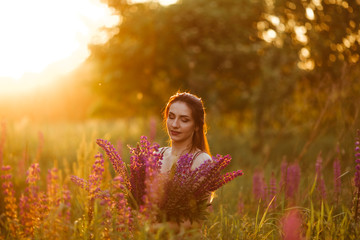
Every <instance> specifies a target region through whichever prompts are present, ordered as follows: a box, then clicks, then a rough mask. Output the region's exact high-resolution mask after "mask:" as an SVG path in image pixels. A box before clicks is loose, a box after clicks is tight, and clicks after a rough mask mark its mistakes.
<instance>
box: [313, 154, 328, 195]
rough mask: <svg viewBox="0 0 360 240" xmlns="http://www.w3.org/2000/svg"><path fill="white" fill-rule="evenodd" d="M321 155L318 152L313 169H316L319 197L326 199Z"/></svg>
mask: <svg viewBox="0 0 360 240" xmlns="http://www.w3.org/2000/svg"><path fill="white" fill-rule="evenodd" d="M322 160H323V159H322V156H321V153H319V155H318V157H317V159H316V164H315V170H316V176H317V180H316V182H317V189H318V190H319V193H320V197H321V199H326V186H325V181H324V178H323V177H322Z"/></svg>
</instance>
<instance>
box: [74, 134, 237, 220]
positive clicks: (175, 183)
mask: <svg viewBox="0 0 360 240" xmlns="http://www.w3.org/2000/svg"><path fill="white" fill-rule="evenodd" d="M97 144H98V145H99V146H100V147H101V148H102V149H103V150H104V151H105V153H106V155H107V156H108V158H109V160H110V162H111V163H112V165H113V167H114V170H115V172H116V174H117V176H116V179H120V180H121V181H120V184H121V187H120V188H118V189H122V192H123V194H121V195H120V196H121V197H122V199H121V201H123V200H124V199H126V202H127V203H126V204H125V205H126V206H130V207H131V208H132V209H133V210H137V211H139V212H140V213H142V214H143V215H145V216H146V217H148V218H151V219H153V220H154V221H176V222H182V221H186V220H190V221H191V222H192V221H198V220H201V219H204V218H205V216H206V214H207V207H208V206H209V205H210V203H209V197H210V195H211V193H212V192H213V191H215V190H217V189H218V188H220V187H221V186H223V185H224V184H226V183H228V182H230V181H231V180H233V179H234V178H236V177H237V176H241V175H243V172H242V171H241V170H237V171H234V172H228V173H226V174H222V170H223V169H224V168H225V167H226V166H227V165H228V164H229V163H230V161H231V157H230V156H229V155H226V156H221V155H216V156H214V157H213V158H212V160H207V161H206V162H204V163H203V164H201V165H200V166H199V167H198V168H196V169H194V170H192V169H191V163H192V157H193V156H192V154H186V155H183V156H181V157H180V158H179V159H178V161H177V163H176V166H174V168H173V170H172V171H171V172H170V173H169V174H162V173H160V168H161V161H160V160H161V158H162V156H161V154H159V153H158V152H159V151H158V147H159V146H158V145H157V144H153V145H151V144H150V143H149V141H148V140H147V138H146V137H145V136H143V137H141V139H140V143H138V144H137V146H136V147H135V148H131V150H130V153H131V158H130V163H129V164H128V165H127V164H125V163H124V162H123V161H122V159H121V157H120V156H119V154H118V153H117V152H116V150H115V148H114V147H113V146H112V145H111V144H110V143H109V142H108V141H106V140H102V139H98V140H97ZM72 179H73V181H74V182H75V183H79V180H78V178H77V177H73V178H72ZM84 181H85V180H82V181H81V183H82V184H78V185H80V186H81V187H83V186H84ZM98 192H99V194H97V195H96V197H99V198H104V196H105V198H109V196H108V195H107V194H102V193H104V192H107V193H109V191H102V190H98ZM123 196H125V198H123Z"/></svg>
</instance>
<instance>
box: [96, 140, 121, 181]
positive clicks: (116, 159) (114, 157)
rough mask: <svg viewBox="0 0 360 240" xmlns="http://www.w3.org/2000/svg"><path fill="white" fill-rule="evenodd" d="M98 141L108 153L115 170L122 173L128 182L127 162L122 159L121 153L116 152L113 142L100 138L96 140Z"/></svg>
mask: <svg viewBox="0 0 360 240" xmlns="http://www.w3.org/2000/svg"><path fill="white" fill-rule="evenodd" d="M96 143H97V144H98V145H99V146H100V147H101V148H102V149H104V151H105V152H106V155H107V156H108V158H109V160H110V162H111V163H112V165H113V167H114V169H115V171H116V173H117V174H119V175H121V176H122V177H123V178H124V180H125V182H127V172H126V166H125V163H124V162H123V161H122V159H121V157H120V156H119V154H118V153H117V152H116V150H115V148H114V146H113V145H111V143H109V142H108V141H106V140H103V139H98V140H96Z"/></svg>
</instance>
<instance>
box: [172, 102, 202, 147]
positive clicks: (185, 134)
mask: <svg viewBox="0 0 360 240" xmlns="http://www.w3.org/2000/svg"><path fill="white" fill-rule="evenodd" d="M166 126H167V131H168V134H169V136H170V138H171V141H172V142H185V141H189V143H190V142H191V141H192V137H193V134H194V131H195V121H194V118H193V117H192V112H191V109H190V108H189V107H188V106H187V105H186V103H184V102H180V101H178V102H174V103H172V104H171V105H170V108H169V113H168V117H167V119H166Z"/></svg>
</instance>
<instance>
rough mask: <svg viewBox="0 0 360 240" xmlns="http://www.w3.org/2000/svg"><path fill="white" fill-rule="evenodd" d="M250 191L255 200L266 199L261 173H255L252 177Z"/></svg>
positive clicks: (262, 174)
mask: <svg viewBox="0 0 360 240" xmlns="http://www.w3.org/2000/svg"><path fill="white" fill-rule="evenodd" d="M252 191H253V194H254V197H255V199H256V200H260V199H262V200H265V198H266V183H265V180H264V173H263V172H262V171H258V172H255V173H254V175H253V185H252Z"/></svg>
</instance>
